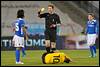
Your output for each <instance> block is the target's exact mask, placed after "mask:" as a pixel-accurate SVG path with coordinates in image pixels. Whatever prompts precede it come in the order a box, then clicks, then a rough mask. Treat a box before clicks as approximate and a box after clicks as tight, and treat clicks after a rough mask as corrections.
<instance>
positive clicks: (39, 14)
mask: <svg viewBox="0 0 100 67" xmlns="http://www.w3.org/2000/svg"><path fill="white" fill-rule="evenodd" d="M41 12H42V9H41V10H40V11H38V17H40V18H44V17H46V13H43V14H41Z"/></svg>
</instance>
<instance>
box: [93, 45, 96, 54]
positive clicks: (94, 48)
mask: <svg viewBox="0 0 100 67" xmlns="http://www.w3.org/2000/svg"><path fill="white" fill-rule="evenodd" d="M93 50H94V52H95V53H96V46H95V45H93Z"/></svg>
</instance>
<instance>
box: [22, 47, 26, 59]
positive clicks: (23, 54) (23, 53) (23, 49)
mask: <svg viewBox="0 0 100 67" xmlns="http://www.w3.org/2000/svg"><path fill="white" fill-rule="evenodd" d="M25 55H26V53H25V48H24V47H23V48H22V56H23V57H24V56H25Z"/></svg>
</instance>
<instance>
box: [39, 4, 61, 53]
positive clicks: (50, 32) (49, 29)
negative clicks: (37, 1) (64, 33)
mask: <svg viewBox="0 0 100 67" xmlns="http://www.w3.org/2000/svg"><path fill="white" fill-rule="evenodd" d="M42 11H43V10H42V9H41V10H40V11H38V17H39V18H45V32H44V33H45V47H46V51H47V53H50V52H57V50H56V30H57V27H58V26H60V24H61V22H60V18H59V16H58V15H57V14H56V13H54V6H53V5H48V12H47V13H41V12H42ZM50 50H52V51H50Z"/></svg>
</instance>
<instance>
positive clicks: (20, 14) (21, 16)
mask: <svg viewBox="0 0 100 67" xmlns="http://www.w3.org/2000/svg"><path fill="white" fill-rule="evenodd" d="M17 18H24V10H23V9H20V10H18V11H17Z"/></svg>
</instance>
